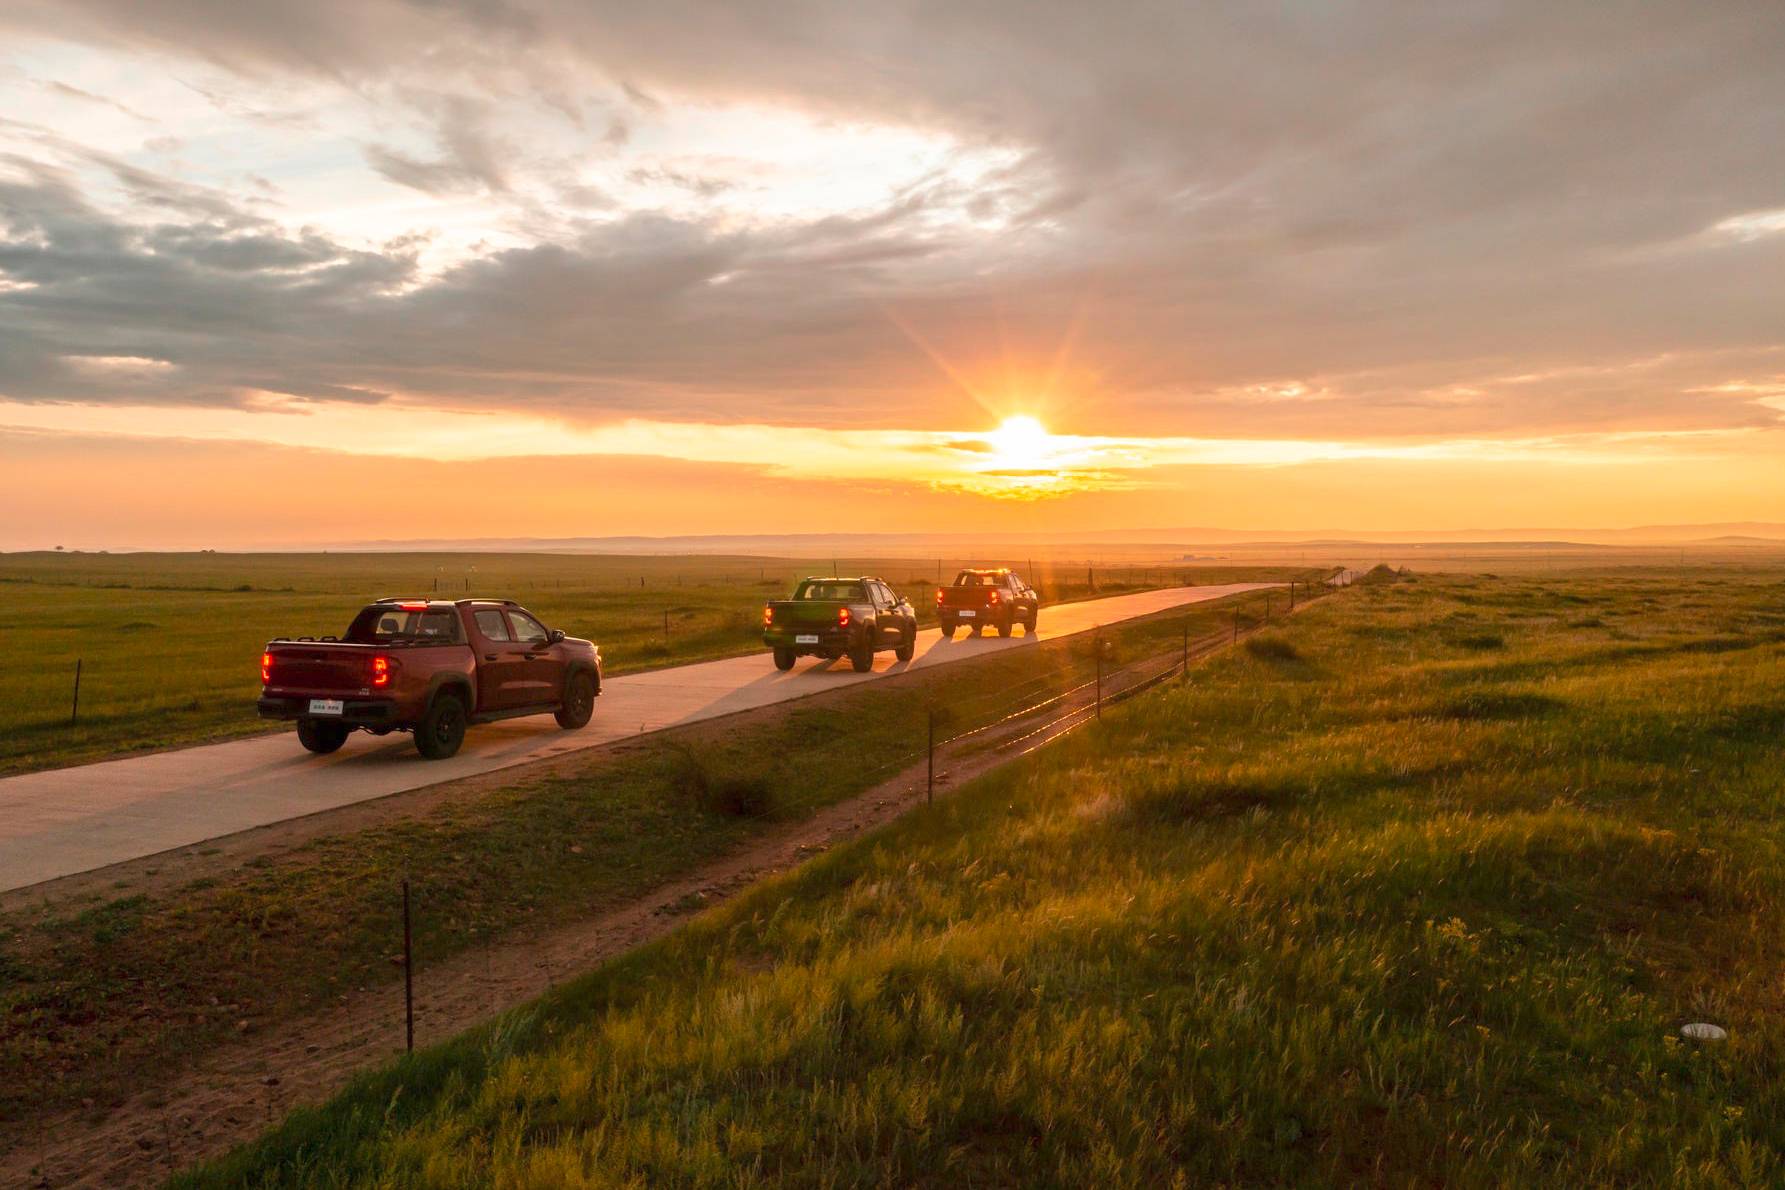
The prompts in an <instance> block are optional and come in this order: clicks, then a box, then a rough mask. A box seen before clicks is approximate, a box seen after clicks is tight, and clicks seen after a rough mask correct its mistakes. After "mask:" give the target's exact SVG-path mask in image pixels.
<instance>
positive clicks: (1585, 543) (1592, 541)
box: [334, 522, 1785, 556]
mask: <svg viewBox="0 0 1785 1190" xmlns="http://www.w3.org/2000/svg"><path fill="white" fill-rule="evenodd" d="M1384 544H1393V545H1400V546H1406V547H1409V548H1413V549H1443V548H1446V547H1453V546H1457V545H1470V546H1482V547H1492V548H1497V549H1529V550H1559V549H1591V548H1595V547H1604V546H1637V545H1668V546H1686V545H1720V546H1751V547H1768V546H1780V547H1785V524H1778V523H1768V522H1742V523H1729V524H1695V525H1642V526H1637V527H1635V528H1628V529H1557V528H1533V529H1432V530H1396V531H1391V532H1363V531H1357V530H1337V529H1319V530H1306V529H1302V530H1291V529H1282V530H1259V529H1220V528H1214V527H1210V526H1184V527H1179V528H1158V529H1093V530H1084V531H1076V532H1075V531H1070V530H1068V531H1064V532H1060V533H1000V532H997V531H996V530H987V531H984V532H980V533H751V534H697V535H681V536H669V537H646V536H641V535H624V536H612V537H593V536H591V537H514V538H474V539H452V538H426V539H403V540H380V541H363V542H350V543H345V544H342V545H338V546H335V547H334V548H337V549H346V550H377V551H386V550H396V551H408V550H453V551H457V550H470V551H535V550H543V551H553V552H567V553H603V554H670V553H675V554H709V553H724V554H762V553H768V554H791V555H796V556H797V555H811V554H821V553H834V552H847V553H851V554H867V555H874V554H885V553H889V552H892V553H897V552H913V551H914V552H921V553H928V552H934V551H938V550H941V551H945V552H952V551H958V550H962V549H968V550H972V549H979V548H986V547H990V546H994V545H1006V546H1040V545H1051V546H1071V545H1078V546H1109V547H1113V546H1127V547H1136V548H1139V547H1158V548H1170V549H1185V548H1190V547H1196V546H1203V547H1207V546H1223V547H1230V548H1238V547H1244V546H1249V545H1252V546H1264V545H1269V546H1275V547H1279V548H1282V547H1292V546H1303V547H1306V548H1309V549H1315V548H1318V549H1334V548H1339V549H1343V548H1348V547H1357V546H1368V545H1384Z"/></svg>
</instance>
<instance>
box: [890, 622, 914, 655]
mask: <svg viewBox="0 0 1785 1190" xmlns="http://www.w3.org/2000/svg"><path fill="white" fill-rule="evenodd" d="M893 656H894V657H897V658H898V659H899V660H900V661H910V660H911V659H912V658H913V657H915V656H917V625H916V624H913V625H912V626H911V627H910V629H909V630H908V631H907V632H906V633H905V643H904V644H902V645H900V646H899V647H898V648H897V649H895V650H893Z"/></svg>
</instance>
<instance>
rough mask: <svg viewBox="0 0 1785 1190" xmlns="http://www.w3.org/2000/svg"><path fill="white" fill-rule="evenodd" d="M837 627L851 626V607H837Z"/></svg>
mask: <svg viewBox="0 0 1785 1190" xmlns="http://www.w3.org/2000/svg"><path fill="white" fill-rule="evenodd" d="M837 627H839V628H847V627H849V609H848V608H846V607H840V608H838V609H837Z"/></svg>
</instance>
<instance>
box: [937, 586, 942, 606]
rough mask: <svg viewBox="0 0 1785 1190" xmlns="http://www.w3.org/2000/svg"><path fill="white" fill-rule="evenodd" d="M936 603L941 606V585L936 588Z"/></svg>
mask: <svg viewBox="0 0 1785 1190" xmlns="http://www.w3.org/2000/svg"><path fill="white" fill-rule="evenodd" d="M936 603H937V605H938V606H940V605H941V603H942V588H941V587H937V588H936Z"/></svg>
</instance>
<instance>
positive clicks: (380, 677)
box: [372, 653, 395, 687]
mask: <svg viewBox="0 0 1785 1190" xmlns="http://www.w3.org/2000/svg"><path fill="white" fill-rule="evenodd" d="M394 668H395V666H394V665H393V664H392V662H391V659H390V658H389V657H386V656H385V655H384V654H383V653H379V654H378V655H377V656H375V657H373V658H372V685H373V686H374V687H382V686H388V685H390V674H391V670H392V669H394Z"/></svg>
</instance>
